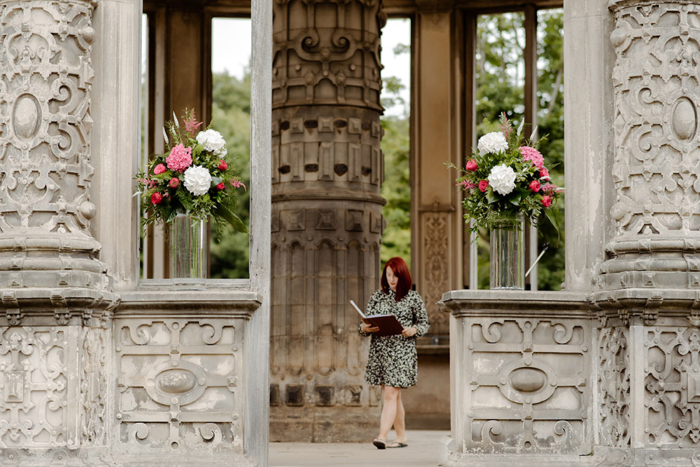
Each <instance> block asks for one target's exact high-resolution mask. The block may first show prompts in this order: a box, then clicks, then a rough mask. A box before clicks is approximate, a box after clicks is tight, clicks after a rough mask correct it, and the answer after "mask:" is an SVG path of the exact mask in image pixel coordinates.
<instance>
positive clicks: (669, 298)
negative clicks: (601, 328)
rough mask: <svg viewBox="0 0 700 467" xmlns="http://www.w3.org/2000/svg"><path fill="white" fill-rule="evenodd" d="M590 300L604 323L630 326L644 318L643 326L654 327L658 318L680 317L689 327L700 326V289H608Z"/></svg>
mask: <svg viewBox="0 0 700 467" xmlns="http://www.w3.org/2000/svg"><path fill="white" fill-rule="evenodd" d="M588 300H589V302H590V306H591V308H592V309H593V310H595V311H596V312H597V313H598V318H599V319H600V320H601V322H603V324H607V321H608V320H610V319H611V320H614V321H619V323H620V324H622V325H627V324H628V323H629V320H630V319H633V318H641V319H642V321H643V322H644V324H647V325H652V324H654V323H655V322H656V321H657V319H659V318H664V319H668V318H670V319H677V318H681V319H682V320H684V321H685V320H687V321H685V323H684V324H686V325H687V324H688V322H689V323H690V325H692V326H700V290H694V289H639V288H635V289H619V290H607V291H601V292H594V293H592V294H590V295H589V297H588ZM613 324H614V323H613Z"/></svg>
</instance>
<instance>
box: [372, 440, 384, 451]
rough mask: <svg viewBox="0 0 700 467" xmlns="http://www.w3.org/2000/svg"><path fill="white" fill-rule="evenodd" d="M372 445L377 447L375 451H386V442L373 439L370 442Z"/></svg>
mask: <svg viewBox="0 0 700 467" xmlns="http://www.w3.org/2000/svg"><path fill="white" fill-rule="evenodd" d="M372 444H374V445H375V446H377V449H386V441H383V440H381V439H375V440H374V441H372Z"/></svg>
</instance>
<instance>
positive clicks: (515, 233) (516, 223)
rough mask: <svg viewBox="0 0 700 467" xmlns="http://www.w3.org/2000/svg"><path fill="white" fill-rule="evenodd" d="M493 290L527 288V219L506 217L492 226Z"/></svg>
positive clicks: (520, 215)
mask: <svg viewBox="0 0 700 467" xmlns="http://www.w3.org/2000/svg"><path fill="white" fill-rule="evenodd" d="M490 237H491V289H492V290H494V289H499V290H506V289H509V290H523V289H524V288H525V217H524V216H523V215H522V214H518V215H517V216H515V217H512V216H511V217H507V216H504V217H502V218H501V219H498V220H496V221H494V223H493V224H492V226H491V233H490Z"/></svg>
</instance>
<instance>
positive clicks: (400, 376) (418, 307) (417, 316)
mask: <svg viewBox="0 0 700 467" xmlns="http://www.w3.org/2000/svg"><path fill="white" fill-rule="evenodd" d="M392 313H393V314H394V315H396V318H397V319H398V320H399V322H400V323H401V325H402V326H403V327H405V328H406V327H409V326H412V327H414V328H416V329H417V330H418V332H417V333H416V334H415V335H414V336H412V337H403V336H402V335H401V334H399V335H396V336H383V337H380V336H375V335H374V334H372V333H365V332H362V325H360V334H362V335H364V336H369V335H370V334H371V335H372V342H371V343H370V346H369V359H368V361H367V371H366V373H365V379H366V380H367V382H368V383H369V384H373V385H377V386H379V385H382V384H384V385H386V386H391V387H395V388H407V387H410V386H415V384H416V382H417V381H418V354H417V353H416V338H417V337H419V336H422V335H423V334H425V333H426V332H427V331H428V327H430V323H429V322H428V313H426V311H425V305H424V304H423V299H422V298H421V297H420V295H418V293H417V292H415V291H413V290H411V291H410V292H408V294H406V296H405V297H404V298H402V299H401V301H400V302H398V303H397V302H396V293H395V292H394V291H393V290H390V291H389V293H388V294H386V293H384V292H382V291H381V290H378V291H376V292H374V293H373V294H372V296H371V297H370V299H369V303H368V304H367V315H389V314H392Z"/></svg>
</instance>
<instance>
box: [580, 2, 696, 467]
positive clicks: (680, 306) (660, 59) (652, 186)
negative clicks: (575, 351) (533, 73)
mask: <svg viewBox="0 0 700 467" xmlns="http://www.w3.org/2000/svg"><path fill="white" fill-rule="evenodd" d="M610 9H611V11H612V12H613V14H614V18H615V28H614V30H613V31H612V33H611V35H610V40H611V42H612V46H613V47H614V49H615V52H616V61H615V68H614V70H613V73H612V84H613V86H614V89H615V100H614V103H615V104H614V110H615V118H614V130H615V153H614V162H613V170H612V177H613V180H612V181H613V182H614V187H615V196H616V200H615V203H614V204H613V205H612V209H611V210H610V214H611V216H612V218H614V221H615V224H614V229H615V231H614V237H613V239H612V241H611V242H609V243H608V244H607V246H606V248H605V253H606V261H605V262H604V263H603V264H602V266H601V268H600V271H599V275H598V281H597V282H598V287H599V289H600V291H599V292H596V293H594V294H593V298H592V300H593V304H594V306H595V307H596V308H597V309H598V315H599V317H600V320H601V322H602V324H603V328H602V329H601V330H600V331H599V332H598V343H597V346H598V352H599V355H600V358H599V368H598V371H599V375H598V380H599V382H600V383H599V388H598V394H599V397H598V400H599V403H600V407H599V413H600V420H601V426H600V440H599V444H600V446H601V447H602V448H601V450H602V449H603V447H604V449H607V450H610V451H611V452H615V451H617V453H618V457H620V454H619V453H620V452H623V453H625V452H626V454H625V455H624V456H622V457H620V460H618V463H619V465H650V464H657V463H659V464H662V463H663V464H665V465H693V464H695V463H697V460H698V459H699V458H700V451H699V450H698V444H697V441H698V440H700V420H698V417H697V416H696V414H697V413H698V411H699V410H700V376H698V374H699V372H700V364H699V362H698V355H699V353H700V344H699V342H700V334H699V333H698V329H697V326H698V325H700V315H699V314H698V311H697V305H698V302H699V301H700V290H698V289H700V259H699V258H700V257H699V256H698V252H700V221H699V219H700V180H699V179H698V169H699V168H700V164H699V162H698V154H699V153H700V138H698V104H699V103H700V87H699V85H698V83H699V82H700V69H699V68H698V66H699V65H700V46H699V45H698V44H700V22H699V21H698V19H699V18H700V5H698V4H697V3H696V2H688V1H666V2H650V1H644V0H636V1H613V2H611V3H610Z"/></svg>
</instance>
